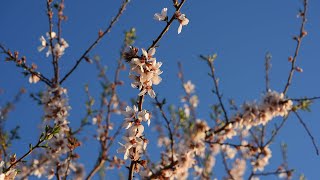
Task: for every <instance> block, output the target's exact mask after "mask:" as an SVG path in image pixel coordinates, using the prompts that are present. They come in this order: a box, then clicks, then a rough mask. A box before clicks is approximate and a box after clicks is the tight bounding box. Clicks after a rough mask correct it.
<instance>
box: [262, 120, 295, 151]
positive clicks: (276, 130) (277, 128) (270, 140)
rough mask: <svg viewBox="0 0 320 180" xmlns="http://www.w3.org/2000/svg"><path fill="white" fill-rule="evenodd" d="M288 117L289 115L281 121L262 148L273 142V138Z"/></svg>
mask: <svg viewBox="0 0 320 180" xmlns="http://www.w3.org/2000/svg"><path fill="white" fill-rule="evenodd" d="M288 116H289V114H288V115H287V116H286V117H284V118H283V119H282V121H281V123H280V125H279V126H277V127H276V129H275V131H274V132H273V134H272V136H271V138H270V139H269V140H268V141H267V142H266V144H265V145H264V146H268V145H269V144H270V143H271V142H272V141H273V140H274V138H275V137H276V136H277V134H278V133H279V131H280V129H281V128H282V127H283V126H284V124H285V122H286V121H287V119H288Z"/></svg>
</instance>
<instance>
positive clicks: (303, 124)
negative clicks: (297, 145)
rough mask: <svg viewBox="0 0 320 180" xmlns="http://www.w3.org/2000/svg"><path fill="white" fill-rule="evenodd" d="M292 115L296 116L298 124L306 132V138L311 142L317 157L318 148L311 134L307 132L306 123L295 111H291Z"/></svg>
mask: <svg viewBox="0 0 320 180" xmlns="http://www.w3.org/2000/svg"><path fill="white" fill-rule="evenodd" d="M293 113H294V114H295V115H296V116H297V118H298V120H299V122H300V124H301V125H302V126H303V128H304V129H305V130H306V132H307V134H308V136H309V137H310V139H311V141H312V144H313V146H314V149H315V150H316V154H317V155H318V156H319V148H318V146H317V144H316V141H315V139H314V137H313V135H312V134H311V131H310V130H309V128H308V127H307V125H306V123H305V122H304V121H303V120H302V118H301V116H300V115H299V114H298V112H296V111H293Z"/></svg>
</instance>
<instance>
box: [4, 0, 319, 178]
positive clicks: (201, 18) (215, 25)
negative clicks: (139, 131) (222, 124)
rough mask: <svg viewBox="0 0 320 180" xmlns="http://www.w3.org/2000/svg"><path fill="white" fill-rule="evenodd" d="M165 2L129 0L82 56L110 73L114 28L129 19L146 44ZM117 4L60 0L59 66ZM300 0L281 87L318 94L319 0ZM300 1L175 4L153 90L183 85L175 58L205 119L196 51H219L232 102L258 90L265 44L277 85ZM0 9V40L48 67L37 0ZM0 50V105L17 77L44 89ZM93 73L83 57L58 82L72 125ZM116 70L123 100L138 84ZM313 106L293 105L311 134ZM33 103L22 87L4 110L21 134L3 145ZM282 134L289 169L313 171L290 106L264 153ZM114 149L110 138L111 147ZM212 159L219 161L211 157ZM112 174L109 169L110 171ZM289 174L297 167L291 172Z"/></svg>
mask: <svg viewBox="0 0 320 180" xmlns="http://www.w3.org/2000/svg"><path fill="white" fill-rule="evenodd" d="M171 3H172V1H171V0H167V1H156V0H141V1H132V2H131V3H130V4H129V5H128V7H127V10H126V11H125V13H124V15H123V16H122V17H121V19H120V21H119V22H118V23H117V24H116V25H115V26H114V28H113V29H112V31H111V33H110V34H108V35H107V36H106V37H105V38H104V39H103V40H102V41H101V43H100V44H99V45H98V46H97V47H96V48H95V49H94V50H93V51H92V52H91V53H90V56H91V57H93V56H94V55H99V56H101V59H102V62H103V63H104V64H105V65H107V66H108V67H109V68H108V69H109V71H108V73H109V75H110V76H112V75H113V74H114V73H113V70H114V68H115V65H116V60H117V58H118V56H119V49H120V46H121V43H122V37H123V32H124V31H125V30H128V29H129V28H131V27H135V28H136V30H137V36H138V39H137V40H136V43H135V45H136V46H137V47H140V48H143V47H149V46H150V44H151V43H152V40H153V39H154V38H155V37H156V36H157V35H158V34H159V33H160V31H161V30H162V28H163V27H164V24H163V23H160V22H157V21H155V20H153V14H154V13H156V12H160V10H161V9H162V8H163V7H168V13H169V15H171V14H172V13H173V12H174V11H173V8H172V6H171ZM119 5H120V2H118V1H103V0H96V1H84V0H78V1H66V5H65V6H66V9H65V15H67V16H68V21H67V22H65V23H63V30H62V37H63V38H65V39H66V40H67V41H68V43H69V45H70V47H69V48H68V49H67V50H66V52H65V55H64V56H63V57H62V59H61V61H60V62H61V64H62V68H61V74H65V73H66V72H67V71H68V70H69V69H70V67H71V66H72V65H73V64H74V63H75V61H76V60H77V59H78V58H79V57H80V55H81V54H82V52H83V51H84V50H85V49H87V47H88V46H89V45H90V44H91V43H92V41H93V40H94V39H95V38H96V36H97V34H98V30H99V29H104V28H105V27H106V26H107V25H108V24H109V21H110V19H111V17H113V16H115V14H116V13H117V11H118V7H119ZM309 5H310V6H309V13H308V14H307V16H308V22H307V25H306V30H307V31H308V36H307V37H306V38H305V39H304V40H303V45H302V48H301V51H300V55H299V56H298V61H297V64H298V65H299V66H300V67H302V68H303V70H304V72H303V73H296V74H295V76H294V80H293V85H292V86H291V88H290V90H289V92H288V96H289V97H294V98H295V97H304V96H319V95H320V85H319V78H318V77H320V71H319V70H318V69H319V65H320V63H319V50H320V43H319V42H320V1H316V0H310V3H309ZM299 8H302V3H301V1H300V0H294V1H291V0H283V1H279V0H269V1H255V0H245V1H235V0H233V1H231V0H226V1H213V0H201V1H196V0H195V1H191V0H187V2H186V4H185V6H184V7H183V8H182V12H183V13H185V14H186V15H187V17H188V18H189V19H190V23H189V25H188V26H186V27H184V28H183V30H182V33H181V34H180V35H178V34H177V28H178V23H177V22H175V23H174V24H173V25H172V26H171V28H170V30H169V32H168V33H167V34H166V35H165V37H164V38H163V39H162V40H161V42H160V43H159V45H160V46H159V48H157V53H156V57H157V59H158V60H159V61H162V62H163V67H162V70H163V71H164V73H163V74H162V75H161V77H162V78H163V82H162V83H161V84H160V85H159V86H156V87H155V90H156V92H157V93H159V94H160V97H166V98H167V100H168V103H175V104H178V103H179V99H178V98H177V97H179V96H180V95H181V94H182V93H183V91H182V89H181V85H180V84H178V83H177V82H178V78H177V70H178V68H177V62H178V61H181V62H182V63H183V67H184V70H185V78H186V79H190V80H192V82H194V83H195V84H196V91H197V93H198V95H199V97H200V106H199V111H198V116H199V117H200V118H202V119H209V116H208V113H209V106H210V104H213V103H216V102H217V101H216V99H215V97H214V95H213V94H212V93H211V89H212V87H213V84H212V81H211V79H210V78H209V77H208V76H207V72H209V69H208V67H207V66H206V64H205V63H204V62H201V61H199V58H198V56H199V55H200V54H205V55H206V54H212V53H218V59H217V61H216V73H217V75H218V76H219V77H220V88H221V91H222V92H223V95H224V99H225V100H227V99H229V98H233V99H235V101H236V102H237V104H238V105H240V104H241V103H243V102H244V101H246V100H255V99H256V100H258V99H260V97H261V94H262V93H263V91H264V90H265V82H264V56H265V54H266V52H270V53H271V54H272V57H273V58H272V61H271V63H272V69H271V72H270V79H271V87H272V89H274V90H277V91H282V90H283V88H284V85H285V82H286V80H287V75H288V72H289V67H290V63H288V61H287V59H288V56H290V55H293V53H294V48H295V42H294V41H293V40H292V37H293V36H294V35H296V34H297V33H298V31H299V27H300V19H298V18H297V17H296V15H297V13H298V10H299ZM0 17H1V27H0V43H3V44H5V45H6V46H7V47H9V48H10V49H12V50H18V51H19V52H20V54H21V55H26V56H27V61H28V62H29V63H31V62H35V63H36V64H37V65H38V69H39V70H40V71H41V72H43V74H46V75H47V76H51V75H52V67H51V63H50V58H46V57H45V53H39V52H38V51H37V46H39V44H40V43H39V40H38V39H39V37H40V36H41V35H45V33H46V32H47V31H48V22H47V16H46V11H45V1H17V0H11V1H2V2H0ZM2 57H3V56H1V62H0V75H1V78H0V88H1V89H3V90H4V93H3V94H0V105H3V104H4V103H5V102H6V101H8V100H10V99H12V98H13V96H14V94H15V93H16V92H17V91H18V89H19V88H20V87H25V88H26V89H27V91H28V93H32V92H38V91H39V90H43V89H44V87H45V86H44V84H43V83H38V84H36V85H31V84H29V83H28V78H24V77H23V75H22V74H21V70H20V69H18V68H16V67H15V66H14V64H12V63H5V62H4V60H3V58H2ZM97 74H98V72H97V71H96V68H95V66H94V65H90V64H88V63H85V62H84V63H82V64H81V65H80V67H79V68H78V69H77V70H76V71H75V72H74V74H73V75H72V76H71V77H70V78H69V79H68V80H67V81H66V82H65V84H64V85H63V86H64V87H66V88H68V92H69V98H70V105H71V106H72V110H71V112H70V114H71V115H70V117H69V120H70V121H71V126H72V127H77V126H78V124H79V122H80V119H81V118H82V117H83V116H84V114H85V111H84V110H85V106H84V102H85V100H86V96H85V93H84V90H83V89H84V88H83V87H84V85H85V84H89V87H90V89H91V91H92V94H93V95H94V96H95V97H98V95H99V94H98V93H99V92H100V89H99V82H98V81H97ZM121 79H122V80H124V81H125V82H126V84H127V85H126V86H124V87H121V88H120V89H119V92H120V93H121V94H122V99H128V100H129V98H131V97H135V96H136V94H137V91H135V90H134V89H131V88H130V87H129V86H128V84H129V82H130V80H129V79H128V71H126V72H124V73H122V74H121ZM146 102H147V103H150V102H151V101H150V100H147V101H146ZM226 102H227V101H226ZM319 108H320V106H319V103H318V102H316V103H315V104H314V105H313V106H312V112H311V113H301V114H302V117H303V119H304V120H305V122H306V123H307V125H308V126H309V128H310V130H311V132H313V135H314V136H315V138H316V140H317V142H319V140H320V131H319V129H320V123H319V117H320V113H319ZM41 110H42V108H41V107H39V106H37V105H36V103H35V102H33V101H31V98H30V97H28V95H25V96H24V97H23V98H22V100H21V102H20V103H19V104H17V106H16V108H15V111H14V112H13V113H11V114H10V117H9V121H8V124H7V125H6V128H8V129H10V128H11V127H14V126H15V125H17V124H20V125H21V126H22V128H21V131H20V133H21V135H22V139H21V141H18V142H15V143H14V144H13V146H12V152H16V153H17V154H18V156H19V155H21V154H22V153H23V152H25V151H26V150H27V149H28V144H29V143H32V142H35V140H36V137H37V136H38V134H39V131H40V130H39V128H38V126H37V124H38V123H39V122H41V115H42V112H41ZM114 120H115V121H121V120H122V117H115V119H114ZM275 121H276V120H275ZM271 123H273V122H271ZM151 127H152V123H151ZM148 133H149V134H151V133H152V132H151V131H150V132H146V135H147V136H148V135H149V134H148ZM93 134H94V129H93V127H87V128H86V129H85V130H84V132H83V133H82V135H83V136H86V135H89V136H91V138H89V139H88V140H84V144H83V146H82V147H80V148H79V149H80V150H79V151H78V152H79V153H80V156H81V157H82V159H81V162H83V163H85V164H86V165H87V166H88V167H89V168H91V167H92V166H93V165H94V163H95V161H96V156H97V154H98V149H97V148H98V146H96V147H93V145H97V143H92V141H93V138H92V135H93ZM150 136H151V135H150ZM151 138H154V137H151ZM90 141H91V142H90ZM281 142H286V143H287V144H288V148H289V150H288V158H289V159H288V160H289V166H290V167H291V168H294V169H296V174H297V175H298V174H301V173H303V174H305V175H306V177H307V178H308V179H316V178H318V177H319V172H318V171H317V170H319V169H318V167H319V166H320V157H318V156H316V154H315V151H314V149H313V146H312V144H311V141H310V139H309V138H308V136H307V135H306V132H305V131H304V129H303V128H302V126H301V125H300V124H299V123H298V120H297V119H296V118H295V117H294V116H292V117H290V119H289V122H288V123H287V124H286V125H285V127H284V129H283V130H282V131H281V133H280V136H278V138H277V140H276V142H275V143H274V144H273V145H272V148H273V159H272V160H271V163H273V162H275V164H279V162H280V158H281V156H280V155H279V154H280V149H279V146H280V143H281ZM153 145H155V144H151V145H150V146H149V148H150V150H153V151H152V152H154V151H155V149H153V148H152V147H151V146H153ZM115 149H116V147H115V148H114V149H113V150H115ZM150 152H151V151H150ZM156 152H157V151H156ZM121 156H122V155H119V157H121ZM217 166H222V165H221V163H220V162H217ZM267 169H268V168H267ZM272 169H274V168H272V166H271V167H270V170H272ZM221 170H222V169H221ZM87 171H88V170H87ZM123 171H125V170H124V169H123ZM223 173H224V172H223ZM217 174H218V177H219V175H221V173H220V172H219V171H217ZM113 175H114V176H115V177H117V173H114V174H113ZM296 178H297V176H295V177H294V179H296ZM262 179H269V178H262ZM270 179H273V177H270Z"/></svg>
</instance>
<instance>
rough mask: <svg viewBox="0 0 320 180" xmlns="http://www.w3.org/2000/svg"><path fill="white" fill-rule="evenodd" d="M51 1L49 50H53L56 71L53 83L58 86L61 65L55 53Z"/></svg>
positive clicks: (48, 3)
mask: <svg viewBox="0 0 320 180" xmlns="http://www.w3.org/2000/svg"><path fill="white" fill-rule="evenodd" d="M51 3H52V1H50V0H47V15H48V22H49V46H50V47H49V51H51V56H52V66H53V71H54V78H53V85H54V86H57V85H58V82H59V79H58V78H59V72H58V70H59V66H58V59H57V56H56V54H55V53H54V51H53V49H54V47H53V37H52V32H53V23H52V16H53V12H52V8H51V6H50V5H51Z"/></svg>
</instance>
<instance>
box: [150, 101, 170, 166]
mask: <svg viewBox="0 0 320 180" xmlns="http://www.w3.org/2000/svg"><path fill="white" fill-rule="evenodd" d="M155 100H156V105H157V106H158V107H159V109H160V112H161V115H162V117H163V119H164V120H165V121H166V123H167V129H168V131H169V138H170V147H171V161H172V163H173V161H174V158H173V143H174V141H173V132H172V130H171V126H170V122H171V121H169V119H168V118H167V116H166V114H165V113H164V110H163V103H161V102H159V100H158V98H157V97H156V98H155Z"/></svg>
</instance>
